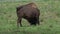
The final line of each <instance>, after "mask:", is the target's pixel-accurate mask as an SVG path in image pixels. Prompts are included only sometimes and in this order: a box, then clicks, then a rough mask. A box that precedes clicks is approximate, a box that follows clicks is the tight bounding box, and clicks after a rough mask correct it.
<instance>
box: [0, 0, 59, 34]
mask: <svg viewBox="0 0 60 34" xmlns="http://www.w3.org/2000/svg"><path fill="white" fill-rule="evenodd" d="M5 1H6V0H5ZM27 3H29V2H28V1H27V2H25V1H21V2H20V1H15V2H3V1H2V2H1V0H0V34H60V1H59V0H46V1H45V0H41V1H36V2H35V3H36V5H37V7H38V8H39V9H40V13H41V14H40V20H43V21H42V22H40V25H39V26H30V25H29V23H28V22H27V20H25V19H23V20H22V25H23V27H20V28H19V32H17V24H16V22H17V15H16V7H17V6H19V5H25V4H27Z"/></svg>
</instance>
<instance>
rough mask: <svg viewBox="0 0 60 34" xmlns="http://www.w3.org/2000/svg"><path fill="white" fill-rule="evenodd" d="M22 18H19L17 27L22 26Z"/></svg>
mask: <svg viewBox="0 0 60 34" xmlns="http://www.w3.org/2000/svg"><path fill="white" fill-rule="evenodd" d="M21 20H22V19H21V18H18V20H17V27H19V26H22V24H21Z"/></svg>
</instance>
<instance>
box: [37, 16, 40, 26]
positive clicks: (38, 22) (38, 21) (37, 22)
mask: <svg viewBox="0 0 60 34" xmlns="http://www.w3.org/2000/svg"><path fill="white" fill-rule="evenodd" d="M37 24H38V25H40V23H39V17H38V18H37Z"/></svg>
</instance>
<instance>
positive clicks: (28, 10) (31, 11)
mask: <svg viewBox="0 0 60 34" xmlns="http://www.w3.org/2000/svg"><path fill="white" fill-rule="evenodd" d="M16 9H17V10H16V12H17V17H18V19H17V26H18V27H19V26H22V24H21V20H22V18H24V19H26V20H27V21H28V22H29V23H30V25H36V24H38V25H39V15H40V10H39V9H38V8H37V6H36V4H35V3H29V4H26V5H22V6H19V7H17V8H16Z"/></svg>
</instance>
